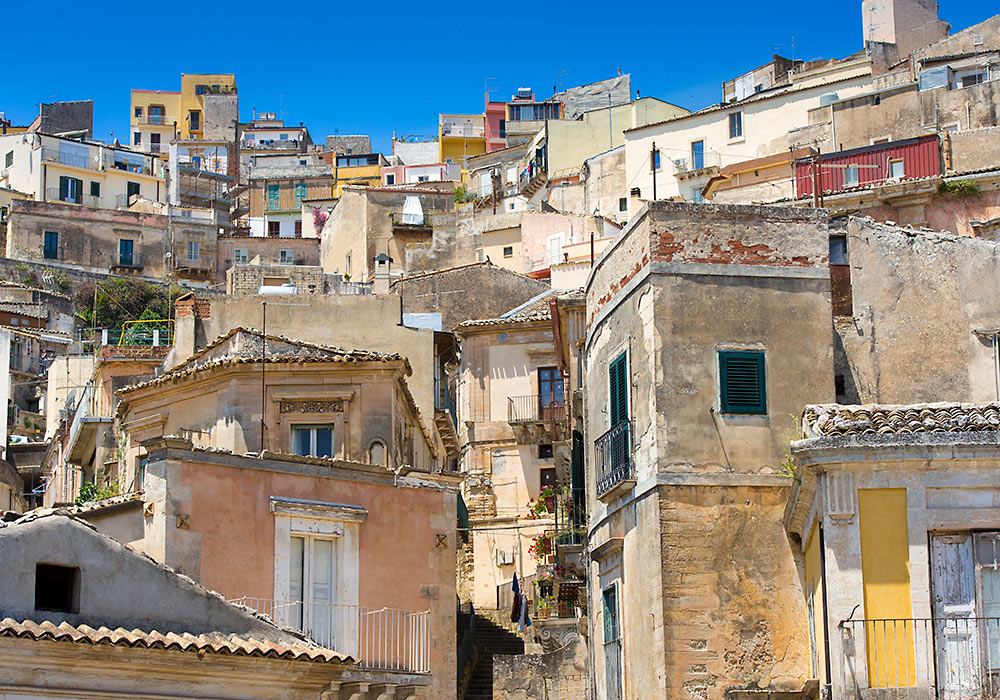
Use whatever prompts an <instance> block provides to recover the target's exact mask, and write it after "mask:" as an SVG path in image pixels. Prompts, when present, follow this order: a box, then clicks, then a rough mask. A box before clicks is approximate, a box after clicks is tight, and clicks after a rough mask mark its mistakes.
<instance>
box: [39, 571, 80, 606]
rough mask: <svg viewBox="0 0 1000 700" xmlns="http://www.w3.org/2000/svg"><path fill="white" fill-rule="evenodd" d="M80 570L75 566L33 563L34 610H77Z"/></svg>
mask: <svg viewBox="0 0 1000 700" xmlns="http://www.w3.org/2000/svg"><path fill="white" fill-rule="evenodd" d="M79 593H80V570H79V569H78V568H76V567H75V566H58V565H56V564H35V610H52V611H54V612H66V613H75V612H78V611H79V600H80V596H79Z"/></svg>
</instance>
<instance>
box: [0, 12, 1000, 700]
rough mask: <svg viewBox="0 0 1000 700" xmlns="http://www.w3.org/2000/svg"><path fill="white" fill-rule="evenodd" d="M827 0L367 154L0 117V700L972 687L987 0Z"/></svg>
mask: <svg viewBox="0 0 1000 700" xmlns="http://www.w3.org/2000/svg"><path fill="white" fill-rule="evenodd" d="M856 4H857V5H858V7H857V13H858V19H860V20H861V21H860V22H858V29H859V33H858V35H857V37H856V38H855V39H852V42H853V44H854V45H856V47H857V48H856V51H855V52H854V53H852V54H850V55H846V56H833V57H828V58H820V59H812V60H803V59H797V58H794V57H791V58H790V57H787V56H783V55H779V54H777V53H775V54H773V55H770V56H761V63H760V65H758V66H757V67H752V66H747V65H732V66H730V69H731V79H729V80H727V81H725V82H724V83H723V84H722V86H721V94H720V95H718V101H717V102H713V103H712V104H708V105H696V104H688V105H684V106H680V105H675V104H672V103H671V102H668V101H665V100H662V99H659V98H658V97H656V96H654V95H646V94H641V95H640V90H638V89H636V88H635V86H634V85H633V84H632V81H631V75H630V74H629V73H628V72H623V71H622V70H618V69H615V68H611V69H609V71H608V75H609V77H607V78H606V79H604V80H600V81H598V82H593V83H588V84H584V85H578V86H575V87H566V88H564V89H553V90H552V91H549V90H541V89H536V88H532V87H523V86H516V85H512V86H509V87H505V88H503V94H501V93H500V92H499V91H498V90H499V88H496V89H493V90H489V91H486V92H485V94H484V101H483V102H482V103H481V104H478V103H477V104H461V103H454V102H450V101H449V100H448V98H447V96H446V94H441V93H438V94H436V95H435V98H434V99H435V100H436V102H437V104H436V105H435V111H437V113H438V121H437V124H436V125H434V124H433V123H428V125H427V129H426V131H427V134H425V135H409V134H402V133H398V134H397V133H394V134H393V137H392V140H391V150H390V152H388V153H379V152H374V149H373V145H372V144H373V138H372V135H371V134H341V133H339V132H338V133H335V134H332V135H328V136H326V137H325V138H324V137H323V136H321V135H320V134H317V133H315V132H314V133H310V129H309V126H308V122H307V121H306V120H307V119H308V118H309V116H310V115H285V114H284V113H283V112H282V111H281V109H280V108H279V109H278V110H277V111H259V110H258V105H246V104H244V105H241V104H240V100H239V91H238V86H237V85H238V82H237V79H238V77H239V76H238V75H236V74H232V73H199V74H192V73H184V74H182V75H180V76H179V82H176V81H175V82H174V83H173V84H165V85H152V86H146V87H147V88H157V89H138V88H135V89H131V90H130V93H129V94H130V104H129V113H128V114H127V115H126V114H124V113H122V114H120V115H117V118H118V120H119V122H120V127H119V129H118V130H117V133H118V134H119V137H118V138H116V139H109V140H106V141H105V140H100V139H98V138H96V137H95V128H94V118H95V116H94V115H95V111H99V110H101V109H102V106H101V105H100V104H98V103H95V101H92V100H86V101H72V102H48V103H45V102H43V103H40V104H39V105H38V114H37V117H36V118H35V119H34V120H33V121H31V122H30V123H20V124H19V123H15V122H14V120H12V119H8V118H7V116H6V113H4V112H2V111H0V232H2V235H3V238H2V246H3V252H2V254H0V255H2V257H0V402H2V403H4V404H5V405H6V406H7V420H6V421H0V448H2V450H0V451H2V455H0V457H2V459H0V698H3V699H10V700H22V699H25V698H73V699H76V698H79V699H83V698H113V699H125V698H131V699H136V698H157V699H161V700H162V699H166V698H213V699H218V700H236V699H237V698H240V699H250V698H252V699H254V700H269V699H274V700H278V699H282V700H292V699H295V700H298V699H302V700H305V699H307V698H309V699H312V700H416V699H421V700H437V699H443V700H569V699H585V700H646V699H650V698H666V699H669V700H862V699H864V700H903V699H904V698H906V699H911V698H912V699H915V700H931V699H934V698H938V699H941V700H988V699H990V698H997V697H1000V297H998V293H997V290H998V289H1000V15H996V16H994V17H992V18H989V19H987V20H985V21H983V22H981V23H978V24H975V25H973V26H968V27H953V26H951V24H950V23H949V22H948V18H947V17H939V12H938V7H937V2H935V1H934V0H861V2H859V3H856ZM556 87H557V88H560V86H556ZM159 88H162V89H159ZM121 89H122V90H123V91H125V90H129V89H130V88H129V87H128V86H122V88H121ZM43 93H45V91H44V90H42V89H40V92H39V94H43ZM45 94H47V93H45ZM3 99H4V98H3V95H2V94H0V109H3V108H4V107H5V106H6V107H7V109H8V110H9V109H11V107H12V105H4V104H3V102H2V101H3ZM264 108H266V109H271V110H274V107H273V106H266V105H265V106H264ZM439 110H458V111H457V112H451V111H448V112H443V111H439ZM8 113H9V112H8ZM248 117H249V119H248ZM126 119H127V121H126ZM300 119H301V120H303V121H299V120H300ZM126 124H127V128H125V127H126ZM121 134H125V136H124V137H123V136H121Z"/></svg>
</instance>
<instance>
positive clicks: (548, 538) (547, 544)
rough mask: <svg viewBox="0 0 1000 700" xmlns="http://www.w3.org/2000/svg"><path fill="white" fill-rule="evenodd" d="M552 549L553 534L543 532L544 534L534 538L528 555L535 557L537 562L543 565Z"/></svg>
mask: <svg viewBox="0 0 1000 700" xmlns="http://www.w3.org/2000/svg"><path fill="white" fill-rule="evenodd" d="M551 549H552V533H551V532H543V533H542V534H540V535H536V536H535V537H534V538H532V540H531V545H530V546H529V547H528V554H530V555H531V556H532V557H534V559H535V561H537V562H538V563H540V564H541V563H544V562H545V560H546V557H548V555H549V552H550V551H551Z"/></svg>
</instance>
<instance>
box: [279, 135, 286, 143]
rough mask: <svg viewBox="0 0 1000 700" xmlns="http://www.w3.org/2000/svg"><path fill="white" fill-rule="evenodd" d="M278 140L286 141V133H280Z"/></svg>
mask: <svg viewBox="0 0 1000 700" xmlns="http://www.w3.org/2000/svg"><path fill="white" fill-rule="evenodd" d="M278 140H279V141H287V140H288V134H282V135H281V136H279V137H278Z"/></svg>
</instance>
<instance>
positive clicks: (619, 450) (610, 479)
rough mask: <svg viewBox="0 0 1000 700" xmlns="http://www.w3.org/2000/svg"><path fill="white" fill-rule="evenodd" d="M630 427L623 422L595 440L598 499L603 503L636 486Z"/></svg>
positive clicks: (626, 422)
mask: <svg viewBox="0 0 1000 700" xmlns="http://www.w3.org/2000/svg"><path fill="white" fill-rule="evenodd" d="M630 427H631V425H630V423H629V421H622V422H621V423H619V424H618V425H616V426H615V427H613V428H612V429H611V430H609V431H608V432H606V433H604V435H602V436H601V437H599V438H597V439H596V440H594V452H595V453H596V454H595V456H596V458H597V497H598V498H599V499H601V500H602V501H603V500H605V499H607V500H610V499H612V498H617V497H618V496H619V495H621V494H622V493H625V492H626V491H628V490H629V489H631V488H632V487H633V486H635V468H634V465H633V464H632V442H631V439H630V438H631V433H632V431H631V429H630Z"/></svg>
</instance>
